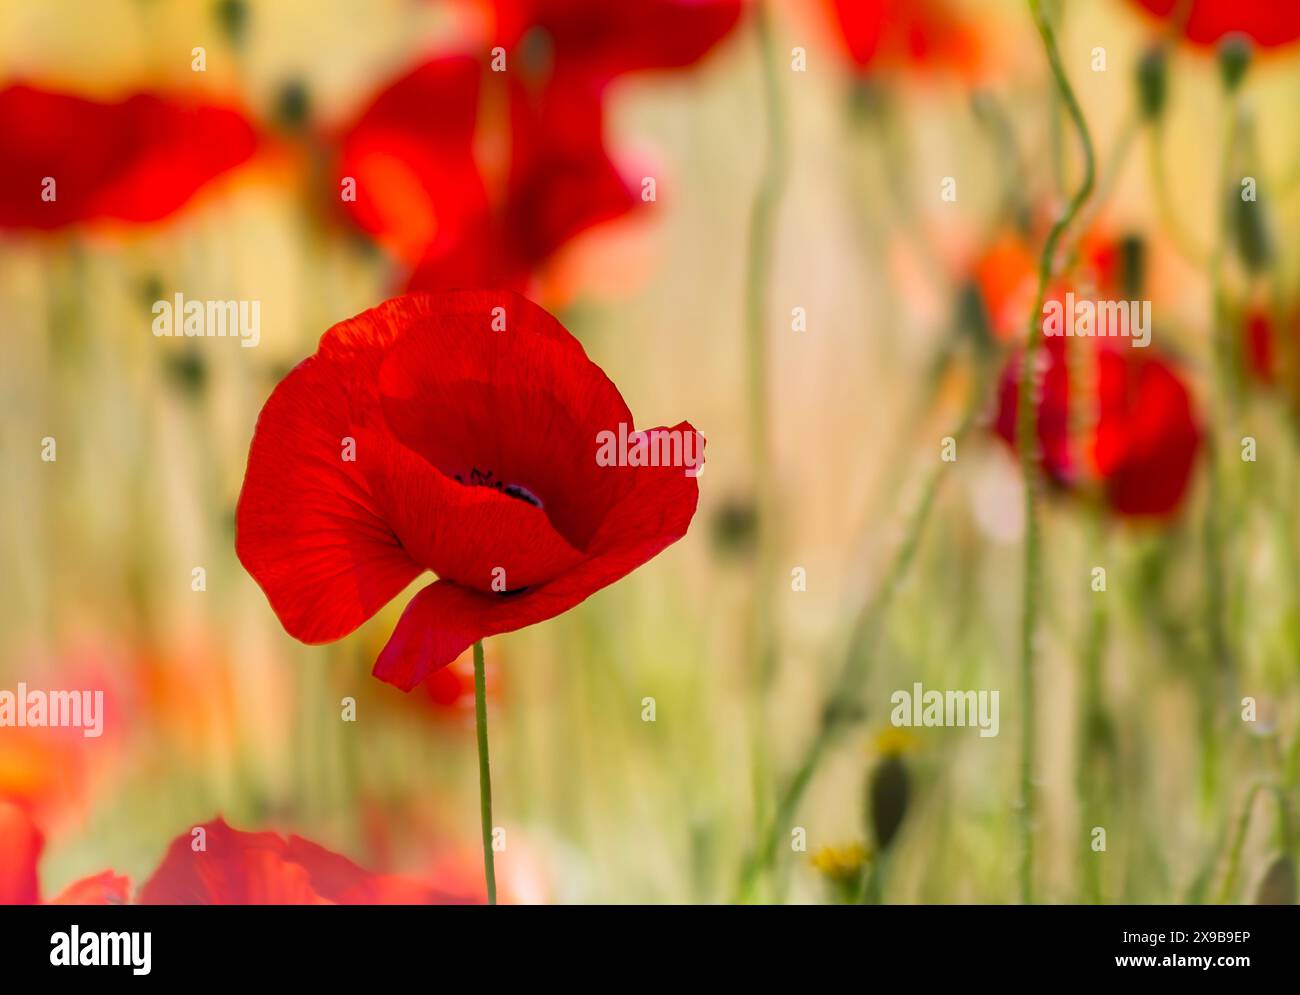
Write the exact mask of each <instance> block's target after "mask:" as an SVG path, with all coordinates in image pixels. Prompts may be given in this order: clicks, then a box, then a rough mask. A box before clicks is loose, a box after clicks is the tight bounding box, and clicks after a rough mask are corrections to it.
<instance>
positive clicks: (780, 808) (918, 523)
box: [740, 378, 984, 900]
mask: <svg viewBox="0 0 1300 995" xmlns="http://www.w3.org/2000/svg"><path fill="white" fill-rule="evenodd" d="M982 382H983V378H981V383H982ZM983 401H984V392H983V391H982V390H978V389H977V390H973V391H972V392H971V400H970V402H969V404H968V406H967V409H966V412H965V415H964V416H963V418H962V422H961V425H960V426H958V428H957V430H956V431H955V432H954V433H953V438H954V439H956V440H957V442H958V443H959V444H960V442H961V440H962V439H963V438H964V437H965V435H966V434H967V432H968V431H969V430H970V427H971V425H972V424H973V423H974V421H975V417H976V414H977V413H978V411H979V410H980V406H981V405H982V403H983ZM946 469H948V464H947V463H941V464H940V465H939V466H938V467H936V468H935V469H934V470H933V471H932V472H931V474H930V476H929V478H928V479H927V480H926V482H925V485H924V487H923V489H922V491H921V499H920V502H919V503H918V504H917V508H916V512H915V513H914V514H913V516H912V520H911V522H910V523H909V525H908V528H907V532H906V534H905V535H904V537H903V542H902V544H901V545H900V546H899V547H898V550H897V551H896V552H895V554H894V558H893V560H892V561H891V562H890V564H889V566H888V568H887V570H886V572H885V578H884V580H883V581H882V583H881V584H880V586H879V587H878V588H877V589H876V592H875V593H874V595H872V597H871V598H870V599H868V600H867V601H866V603H864V604H863V606H862V608H861V609H860V610H859V611H858V615H857V617H856V618H855V619H854V622H853V627H852V629H851V630H850V635H849V641H848V648H847V650H846V652H845V657H844V662H843V664H842V665H841V669H840V674H839V677H838V679H837V680H836V682H835V684H834V686H833V690H832V692H831V694H830V695H829V696H828V697H827V700H826V703H825V705H824V706H823V707H822V711H821V716H820V719H819V722H818V725H817V732H816V734H815V735H814V736H813V739H812V741H811V742H810V743H809V744H808V747H807V749H806V750H805V751H804V755H803V757H802V759H801V760H800V762H799V765H798V767H796V768H795V772H794V774H793V775H792V776H791V777H790V780H789V781H788V782H787V783H786V785H785V789H784V790H783V791H782V793H781V796H780V799H779V801H778V803H777V806H776V810H775V811H774V812H773V814H772V816H771V818H770V819H769V820H768V823H767V828H766V829H765V831H764V832H763V834H762V835H761V836H760V838H759V842H758V845H757V846H756V847H755V849H754V851H753V853H751V855H750V856H749V858H748V859H747V860H746V862H745V866H744V868H743V870H742V873H741V882H740V898H741V899H742V900H751V899H752V898H753V897H754V894H755V889H756V888H757V886H758V883H759V880H760V879H761V878H762V876H763V875H764V874H766V873H767V872H768V870H769V869H770V868H771V867H772V865H773V864H774V863H775V861H776V852H777V847H778V846H779V845H780V841H781V836H782V833H784V832H786V831H787V830H788V828H789V826H790V821H791V819H793V818H794V813H795V810H796V809H797V808H798V806H799V802H800V801H801V800H802V798H803V795H804V792H805V791H806V790H807V789H808V785H809V783H810V782H811V781H812V777H813V774H814V773H815V772H816V770H817V767H818V765H819V764H820V763H821V761H822V758H823V757H824V756H825V754H826V751H827V750H828V749H829V748H830V746H831V745H832V743H833V742H834V740H835V738H836V736H837V734H838V733H839V732H840V731H841V730H842V729H843V728H844V727H845V726H846V725H847V724H848V723H849V720H850V719H851V718H852V717H853V716H855V715H857V714H858V701H857V699H858V694H859V691H860V690H861V685H862V681H863V679H864V678H865V676H866V672H867V663H868V661H869V659H870V653H869V648H870V647H871V646H872V645H874V642H875V640H874V638H873V637H874V635H875V634H876V632H877V631H878V629H879V626H880V623H881V621H882V620H883V618H884V615H885V612H886V609H887V608H888V606H889V604H890V602H891V601H892V600H893V597H894V595H895V593H896V592H897V590H898V588H899V586H900V585H901V583H902V581H903V578H904V577H905V576H907V573H908V570H909V569H910V568H911V565H912V561H913V560H914V559H915V558H916V552H917V549H918V547H919V546H920V542H921V536H922V533H923V532H924V530H925V525H926V522H927V521H928V520H929V517H930V512H931V510H932V509H933V507H934V502H935V497H936V495H937V494H938V491H939V484H940V483H941V482H942V480H943V478H944V476H945V472H944V471H945V470H946Z"/></svg>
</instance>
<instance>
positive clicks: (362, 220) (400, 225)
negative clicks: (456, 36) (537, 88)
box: [332, 56, 487, 263]
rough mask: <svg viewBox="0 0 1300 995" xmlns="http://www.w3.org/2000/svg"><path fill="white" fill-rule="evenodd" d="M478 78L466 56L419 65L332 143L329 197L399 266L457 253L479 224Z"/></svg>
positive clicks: (482, 202)
mask: <svg viewBox="0 0 1300 995" xmlns="http://www.w3.org/2000/svg"><path fill="white" fill-rule="evenodd" d="M479 79H480V67H479V65H478V63H477V62H476V61H475V60H474V59H472V58H469V57H468V56H452V57H448V58H442V59H435V60H434V61H432V62H427V63H425V64H423V65H421V66H418V67H417V68H415V69H414V70H413V71H411V72H410V73H407V74H406V75H405V76H403V77H401V78H400V79H398V80H397V81H396V82H394V83H393V84H391V85H390V86H388V87H387V88H386V89H384V90H383V91H382V92H381V93H380V94H379V95H378V96H377V97H376V98H375V99H374V101H373V102H372V103H371V104H370V105H369V106H368V107H367V108H366V109H365V110H364V111H362V113H361V114H360V115H359V116H358V118H357V119H356V120H355V121H354V122H353V123H352V124H351V125H349V126H348V127H347V128H346V129H344V131H343V132H342V134H340V135H339V136H338V137H337V147H338V159H337V162H336V164H335V170H334V172H335V176H334V183H333V185H332V191H333V194H334V196H339V197H340V202H341V203H342V206H343V209H344V211H345V213H346V214H347V215H348V216H349V217H350V218H351V220H352V221H353V223H355V224H356V225H357V227H358V228H360V229H361V230H362V231H364V232H366V233H368V234H369V235H370V236H372V237H373V238H374V239H375V240H376V241H378V242H380V243H381V244H382V245H384V246H385V247H387V248H388V249H390V250H391V251H392V252H394V253H395V254H396V255H397V256H398V257H399V258H401V259H402V260H404V261H405V262H407V263H414V262H416V261H417V260H419V259H420V258H422V257H423V256H425V255H426V254H429V255H430V256H431V257H436V258H444V257H456V256H458V255H459V254H460V253H461V252H462V251H463V248H464V246H465V245H466V244H467V243H468V242H470V241H472V239H473V238H474V237H475V236H476V234H477V232H478V231H479V230H480V229H481V228H482V227H483V225H484V224H485V222H486V218H487V193H486V191H485V190H484V187H483V180H482V178H481V177H480V175H479V171H478V166H477V164H476V163H475V161H474V152H473V146H474V131H475V127H476V122H477V118H478V105H479ZM348 180H351V181H352V182H354V183H355V191H349V190H347V189H346V188H345V186H344V185H345V183H347V181H348ZM349 192H354V193H355V197H354V198H352V197H349V196H348V195H347V194H348V193H349Z"/></svg>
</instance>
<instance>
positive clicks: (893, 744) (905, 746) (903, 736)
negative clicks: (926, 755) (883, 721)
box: [874, 726, 921, 757]
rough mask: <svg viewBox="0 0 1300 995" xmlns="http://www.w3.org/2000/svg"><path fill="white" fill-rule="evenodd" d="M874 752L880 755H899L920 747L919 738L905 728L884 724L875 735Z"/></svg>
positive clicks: (914, 750) (913, 751)
mask: <svg viewBox="0 0 1300 995" xmlns="http://www.w3.org/2000/svg"><path fill="white" fill-rule="evenodd" d="M874 746H875V752H876V753H878V754H879V755H880V756H882V757H901V756H903V755H904V754H907V753H915V752H916V751H917V750H919V749H920V748H921V740H920V738H919V737H917V736H915V735H913V734H912V733H911V732H909V731H908V730H906V729H900V728H899V727H898V726H885V728H884V729H882V730H880V732H879V733H877V735H876V741H875V744H874Z"/></svg>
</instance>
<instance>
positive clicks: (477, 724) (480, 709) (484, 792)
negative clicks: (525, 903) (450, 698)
mask: <svg viewBox="0 0 1300 995" xmlns="http://www.w3.org/2000/svg"><path fill="white" fill-rule="evenodd" d="M474 730H475V732H476V733H477V735H478V807H479V819H480V821H481V822H482V825H483V877H484V880H486V882H487V900H488V905H496V903H497V868H496V861H495V860H494V858H493V856H492V770H491V765H490V764H489V763H488V732H487V679H486V677H485V676H484V673H483V640H481V639H480V640H479V641H478V642H476V643H475V644H474Z"/></svg>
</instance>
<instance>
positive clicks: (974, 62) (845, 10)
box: [829, 0, 983, 76]
mask: <svg viewBox="0 0 1300 995" xmlns="http://www.w3.org/2000/svg"><path fill="white" fill-rule="evenodd" d="M829 7H830V12H831V19H832V21H833V22H834V26H835V27H836V29H837V30H838V34H839V36H840V39H841V41H842V42H843V44H844V49H845V53H846V54H847V55H848V57H849V59H850V60H851V61H852V62H853V65H854V66H855V67H856V69H857V71H858V72H860V73H868V72H872V71H875V70H881V69H885V70H899V69H912V70H940V69H942V70H949V71H953V72H956V73H957V74H958V75H961V76H972V75H976V74H977V73H978V71H979V69H980V66H981V63H982V61H983V52H982V46H981V42H980V39H979V36H978V34H977V32H976V31H975V29H974V26H973V25H972V24H970V23H968V22H966V21H964V20H963V19H962V18H961V17H960V16H959V15H958V14H957V13H956V12H955V11H953V10H952V9H950V8H949V6H948V4H947V3H946V2H945V0H829Z"/></svg>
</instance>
